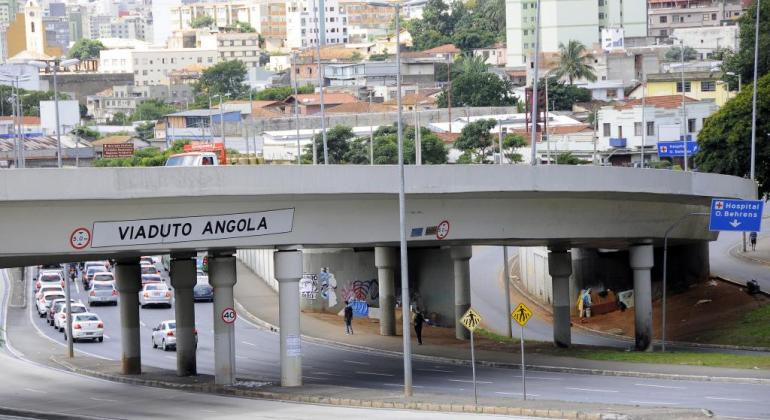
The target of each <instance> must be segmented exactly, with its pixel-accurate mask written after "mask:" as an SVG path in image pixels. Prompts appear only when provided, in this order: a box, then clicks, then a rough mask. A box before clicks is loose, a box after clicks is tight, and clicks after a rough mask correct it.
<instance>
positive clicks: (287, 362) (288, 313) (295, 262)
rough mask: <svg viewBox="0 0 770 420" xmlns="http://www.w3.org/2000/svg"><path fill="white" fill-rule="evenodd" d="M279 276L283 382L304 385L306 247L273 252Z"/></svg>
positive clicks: (291, 384) (284, 383)
mask: <svg viewBox="0 0 770 420" xmlns="http://www.w3.org/2000/svg"><path fill="white" fill-rule="evenodd" d="M273 261H274V262H275V279H276V280H278V304H279V305H280V306H279V308H278V311H279V320H278V323H279V327H280V329H281V386H302V349H301V343H300V342H301V338H300V337H301V336H300V329H299V313H300V311H299V280H300V279H301V278H302V250H299V249H296V248H286V249H279V250H278V251H276V252H275V253H274V254H273Z"/></svg>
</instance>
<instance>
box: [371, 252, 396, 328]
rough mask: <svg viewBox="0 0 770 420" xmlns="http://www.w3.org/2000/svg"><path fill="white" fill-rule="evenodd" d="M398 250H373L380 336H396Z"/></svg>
mask: <svg viewBox="0 0 770 420" xmlns="http://www.w3.org/2000/svg"><path fill="white" fill-rule="evenodd" d="M397 251H398V248H392V247H384V246H378V247H375V248H374V265H375V267H377V282H378V283H379V286H380V335H396V293H395V290H396V286H395V276H396V267H398V252H397Z"/></svg>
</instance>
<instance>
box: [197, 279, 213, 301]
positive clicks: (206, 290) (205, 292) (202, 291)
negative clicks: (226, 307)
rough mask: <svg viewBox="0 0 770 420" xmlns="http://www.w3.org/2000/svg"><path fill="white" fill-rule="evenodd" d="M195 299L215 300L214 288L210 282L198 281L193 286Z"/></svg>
mask: <svg viewBox="0 0 770 420" xmlns="http://www.w3.org/2000/svg"><path fill="white" fill-rule="evenodd" d="M193 299H195V301H196V302H213V301H214V288H213V287H211V285H210V284H208V283H198V284H196V285H195V287H193Z"/></svg>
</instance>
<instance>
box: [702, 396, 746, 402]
mask: <svg viewBox="0 0 770 420" xmlns="http://www.w3.org/2000/svg"><path fill="white" fill-rule="evenodd" d="M706 399H707V400H716V401H739V402H754V401H752V400H746V399H743V398H727V397H706Z"/></svg>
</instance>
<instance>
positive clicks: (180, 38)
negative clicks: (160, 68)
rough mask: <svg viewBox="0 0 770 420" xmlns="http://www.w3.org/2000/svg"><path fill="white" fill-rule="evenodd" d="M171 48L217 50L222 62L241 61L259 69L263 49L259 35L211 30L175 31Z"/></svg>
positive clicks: (247, 65)
mask: <svg viewBox="0 0 770 420" xmlns="http://www.w3.org/2000/svg"><path fill="white" fill-rule="evenodd" d="M168 47H169V48H203V49H209V50H211V49H213V50H217V53H218V55H219V60H220V61H229V60H240V61H242V62H244V63H245V64H246V67H249V68H253V67H259V59H260V55H261V48H260V46H259V34H258V33H256V32H252V33H240V32H212V31H211V30H210V29H190V30H184V31H174V33H173V34H172V35H171V37H170V38H169V40H168Z"/></svg>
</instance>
